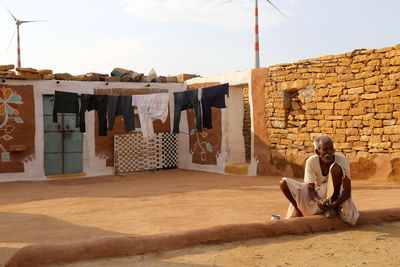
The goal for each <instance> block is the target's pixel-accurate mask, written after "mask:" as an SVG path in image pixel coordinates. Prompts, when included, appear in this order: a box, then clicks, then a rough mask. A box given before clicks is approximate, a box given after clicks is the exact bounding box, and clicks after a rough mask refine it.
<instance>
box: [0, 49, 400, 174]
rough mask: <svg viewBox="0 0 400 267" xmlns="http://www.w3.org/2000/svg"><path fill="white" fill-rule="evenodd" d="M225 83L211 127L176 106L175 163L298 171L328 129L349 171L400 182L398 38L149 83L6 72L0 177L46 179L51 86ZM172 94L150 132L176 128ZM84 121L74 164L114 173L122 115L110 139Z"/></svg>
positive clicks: (87, 88) (118, 88) (154, 88)
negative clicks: (388, 43) (34, 77)
mask: <svg viewBox="0 0 400 267" xmlns="http://www.w3.org/2000/svg"><path fill="white" fill-rule="evenodd" d="M223 83H229V86H230V97H229V98H228V99H227V104H228V107H227V108H225V109H214V108H213V110H212V117H213V128H212V129H206V130H204V131H203V132H202V133H197V131H196V130H195V119H194V112H193V111H191V110H188V111H183V112H182V113H181V115H182V116H181V124H180V131H181V133H180V134H178V135H177V138H178V144H177V151H178V168H181V169H188V170H201V171H209V172H218V173H231V174H243V175H276V176H289V177H302V176H303V170H304V165H305V160H306V159H307V158H308V157H309V156H310V155H312V154H313V153H314V148H313V145H312V141H313V140H314V139H315V137H317V136H320V135H329V136H331V137H332V138H333V140H334V142H335V148H336V151H337V152H338V153H342V154H345V155H346V156H348V157H349V159H350V164H351V169H352V178H353V179H368V178H376V179H381V180H383V181H397V182H399V181H400V125H399V124H400V121H399V119H400V45H396V46H394V47H387V48H382V49H370V50H365V49H363V50H355V51H352V52H349V53H344V54H340V55H333V56H324V57H320V58H314V59H307V60H302V61H299V62H296V63H291V64H280V65H276V66H271V67H268V68H260V69H254V70H248V71H242V72H235V73H231V74H227V75H221V76H216V77H211V78H194V79H190V80H187V81H186V83H170V84H168V83H160V84H157V83H151V84H150V85H151V86H150V87H145V85H146V84H142V83H112V82H109V84H108V85H106V84H105V83H104V82H79V81H61V82H60V83H56V81H54V80H49V81H41V80H39V81H30V80H27V81H19V80H6V81H5V82H3V83H0V89H1V92H0V97H1V98H2V102H1V104H0V119H1V120H2V121H1V122H0V123H1V124H0V125H1V127H0V128H1V131H0V144H1V146H0V149H1V151H0V153H1V158H0V160H1V162H0V180H1V181H7V180H41V179H46V178H47V176H46V172H45V169H46V166H49V164H48V163H46V160H45V159H46V154H47V152H49V150H48V149H49V147H48V146H50V152H49V153H51V145H52V144H53V143H54V142H51V137H50V139H48V140H50V141H47V140H46V138H48V137H46V136H47V135H49V133H48V132H51V131H55V132H57V131H59V130H60V129H58V128H57V127H56V126H54V124H46V123H47V122H46V120H49V118H46V117H48V116H49V115H48V113H49V112H50V111H49V109H50V104H49V102H48V101H50V99H51V95H53V94H54V91H55V90H60V91H69V92H78V93H114V94H116V93H117V92H119V93H123V92H125V93H129V94H143V93H149V92H178V91H184V90H193V89H196V88H203V87H207V86H212V85H218V84H223ZM110 89H113V90H114V91H111V90H110ZM49 97H50V98H49ZM170 100H171V103H170V116H169V119H168V120H167V122H166V123H165V124H161V123H158V124H157V123H156V124H154V128H155V129H156V131H161V132H163V131H164V132H170V131H171V129H172V124H173V120H172V118H173V109H174V103H173V96H172V94H171V97H170ZM86 123H87V125H92V126H91V127H87V132H86V133H84V134H83V135H82V137H81V139H82V142H81V145H80V147H78V149H79V150H78V152H79V151H80V153H81V154H82V160H80V162H79V161H78V163H77V164H75V163H74V164H73V166H72V167H74V166H76V165H78V166H79V164H80V165H81V172H82V173H83V174H84V175H86V176H95V175H106V174H113V171H114V168H113V163H114V161H113V156H114V151H113V137H114V135H115V134H119V133H123V132H124V131H123V127H122V121H119V122H117V125H116V127H115V131H114V132H113V133H111V134H109V136H107V137H100V136H98V135H97V126H96V123H97V122H96V117H95V113H94V112H90V113H87V114H86ZM46 125H48V126H51V127H53V128H51V129H48V128H46ZM54 127H55V128H54ZM62 127H64V126H62ZM78 139H79V138H78ZM74 149H75V148H74ZM50 166H51V164H50Z"/></svg>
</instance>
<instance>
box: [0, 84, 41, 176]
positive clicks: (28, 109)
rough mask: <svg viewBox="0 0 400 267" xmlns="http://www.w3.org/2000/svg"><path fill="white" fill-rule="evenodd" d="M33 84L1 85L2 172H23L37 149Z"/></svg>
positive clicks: (0, 135) (0, 158)
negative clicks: (35, 145)
mask: <svg viewBox="0 0 400 267" xmlns="http://www.w3.org/2000/svg"><path fill="white" fill-rule="evenodd" d="M34 114H35V110H34V99H33V87H32V86H11V85H6V84H4V85H0V163H1V164H0V172H3V173H5V172H23V171H24V166H23V160H29V156H31V155H32V154H33V152H34V136H35V124H34V120H35V115H34Z"/></svg>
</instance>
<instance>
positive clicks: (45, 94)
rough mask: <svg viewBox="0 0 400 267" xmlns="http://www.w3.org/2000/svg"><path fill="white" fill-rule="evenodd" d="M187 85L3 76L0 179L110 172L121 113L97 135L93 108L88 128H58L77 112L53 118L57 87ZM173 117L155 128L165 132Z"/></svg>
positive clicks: (154, 89) (149, 89)
mask: <svg viewBox="0 0 400 267" xmlns="http://www.w3.org/2000/svg"><path fill="white" fill-rule="evenodd" d="M185 89H186V86H185V84H184V83H150V86H149V84H145V83H123V82H108V83H106V82H93V81H60V82H58V83H57V81H56V80H4V81H3V82H2V83H0V98H1V100H2V101H1V102H0V120H1V122H0V126H1V127H0V150H1V151H0V155H1V158H0V180H1V181H17V180H43V179H47V178H48V177H49V173H50V174H56V175H62V174H69V173H72V174H73V175H76V174H77V173H81V175H82V176H95V175H108V174H113V173H114V170H113V163H114V162H113V137H114V135H115V134H121V133H125V131H124V128H123V121H122V118H121V117H118V119H117V120H116V122H115V124H114V130H113V131H112V132H109V134H108V135H107V137H103V136H99V135H98V131H97V123H98V122H97V116H96V113H95V112H87V113H86V125H87V126H86V133H80V132H79V129H75V130H72V131H70V132H69V133H68V134H62V133H63V131H64V130H65V129H66V128H69V129H74V128H75V117H74V116H69V115H66V114H64V115H59V120H58V123H53V122H52V107H53V102H52V100H53V96H54V91H55V90H58V91H65V92H76V93H79V94H81V93H87V94H93V93H94V94H146V93H158V92H176V91H182V90H185ZM170 112H173V108H170ZM171 114H172V113H171ZM60 116H61V117H60ZM172 117H173V115H169V117H168V119H167V121H166V122H165V123H161V121H158V122H157V121H155V122H154V129H155V131H157V132H169V131H170V130H171V123H172V120H171V119H170V118H172ZM60 136H62V137H60ZM60 147H61V148H60ZM54 154H57V155H56V156H54ZM61 154H62V155H61ZM60 161H62V162H60ZM59 166H62V167H59ZM60 168H61V169H60ZM46 173H47V174H46ZM50 177H51V176H50Z"/></svg>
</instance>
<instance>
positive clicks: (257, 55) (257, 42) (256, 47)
mask: <svg viewBox="0 0 400 267" xmlns="http://www.w3.org/2000/svg"><path fill="white" fill-rule="evenodd" d="M232 1H233V0H228V1H225V2H223V3H222V4H219V5H217V7H218V6H222V5H225V4H227V3H229V2H232ZM266 1H267V2H268V3H269V4H270V5H271V6H272V7H273V8H275V9H276V10H278V12H279V13H281V15H282V16H284V17H285V18H286V19H287V17H286V15H285V14H284V13H283V12H282V11H281V10H280V9H279V8H278V7H277V6H276V5H274V3H272V2H271V1H270V0H266ZM254 31H255V43H254V52H255V68H259V67H260V38H259V31H258V0H255V27H254Z"/></svg>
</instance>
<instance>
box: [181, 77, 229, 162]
mask: <svg viewBox="0 0 400 267" xmlns="http://www.w3.org/2000/svg"><path fill="white" fill-rule="evenodd" d="M214 85H219V83H200V84H191V85H189V86H188V89H189V90H190V89H197V88H203V87H208V86H214ZM187 118H188V126H189V133H188V134H189V151H190V154H192V163H196V164H203V165H217V155H218V154H219V153H221V143H222V130H221V110H220V109H217V108H212V120H213V128H212V129H203V132H201V133H198V132H197V131H196V127H195V116H194V111H193V110H190V109H189V110H187Z"/></svg>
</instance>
